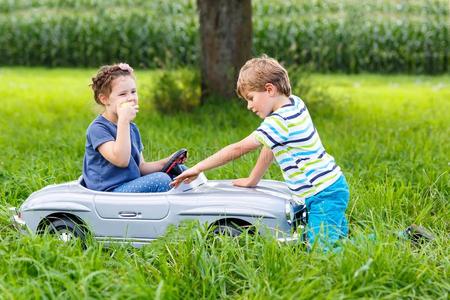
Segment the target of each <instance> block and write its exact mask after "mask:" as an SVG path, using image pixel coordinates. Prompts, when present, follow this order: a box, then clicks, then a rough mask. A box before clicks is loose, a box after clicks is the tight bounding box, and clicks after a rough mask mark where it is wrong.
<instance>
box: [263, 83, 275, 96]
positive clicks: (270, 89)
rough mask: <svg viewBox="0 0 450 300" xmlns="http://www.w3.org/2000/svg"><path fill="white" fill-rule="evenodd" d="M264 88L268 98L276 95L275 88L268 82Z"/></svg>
mask: <svg viewBox="0 0 450 300" xmlns="http://www.w3.org/2000/svg"><path fill="white" fill-rule="evenodd" d="M264 88H265V89H266V92H268V93H269V95H270V96H273V95H275V94H276V93H277V87H276V86H274V85H273V84H272V83H270V82H268V83H266V84H265V85H264Z"/></svg>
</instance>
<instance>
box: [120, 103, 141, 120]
mask: <svg viewBox="0 0 450 300" xmlns="http://www.w3.org/2000/svg"><path fill="white" fill-rule="evenodd" d="M138 112H139V106H138V105H137V104H136V101H134V100H127V101H123V102H120V103H118V104H117V117H118V118H119V119H120V120H125V121H128V122H131V121H133V120H134V118H136V114H137V113H138Z"/></svg>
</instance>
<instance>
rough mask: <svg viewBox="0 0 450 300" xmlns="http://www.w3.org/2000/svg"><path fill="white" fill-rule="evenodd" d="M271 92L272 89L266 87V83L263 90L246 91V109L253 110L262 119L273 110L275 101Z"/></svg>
mask: <svg viewBox="0 0 450 300" xmlns="http://www.w3.org/2000/svg"><path fill="white" fill-rule="evenodd" d="M272 94H273V91H272V89H270V88H269V89H268V88H267V85H266V87H265V90H264V91H263V92H257V91H248V92H247V93H246V94H245V100H246V101H247V109H248V110H251V111H252V112H254V113H255V114H256V115H257V116H258V117H260V118H261V119H264V118H265V117H267V116H268V115H270V114H271V113H272V112H273V107H274V104H275V103H274V97H273V95H272Z"/></svg>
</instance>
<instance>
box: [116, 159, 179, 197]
mask: <svg viewBox="0 0 450 300" xmlns="http://www.w3.org/2000/svg"><path fill="white" fill-rule="evenodd" d="M180 167H181V169H182V170H183V171H184V170H187V167H186V166H185V165H180ZM172 180H173V178H172V177H170V176H169V175H168V174H166V173H163V172H155V173H150V174H147V175H144V176H141V177H139V178H136V179H134V180H131V181H128V182H125V183H123V184H122V185H119V186H118V187H116V188H115V189H114V190H112V191H113V192H115V193H163V192H167V191H168V190H170V189H171V188H172V187H171V186H170V183H171V182H172Z"/></svg>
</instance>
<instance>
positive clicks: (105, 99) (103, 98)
mask: <svg viewBox="0 0 450 300" xmlns="http://www.w3.org/2000/svg"><path fill="white" fill-rule="evenodd" d="M98 99H99V100H100V102H101V103H102V104H103V105H105V106H107V105H108V104H109V101H108V97H107V96H106V95H105V94H99V95H98Z"/></svg>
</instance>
